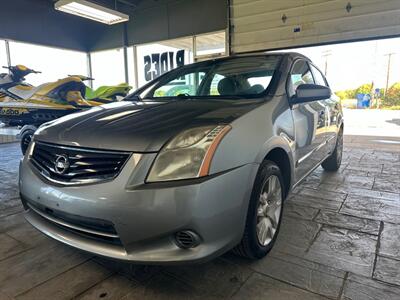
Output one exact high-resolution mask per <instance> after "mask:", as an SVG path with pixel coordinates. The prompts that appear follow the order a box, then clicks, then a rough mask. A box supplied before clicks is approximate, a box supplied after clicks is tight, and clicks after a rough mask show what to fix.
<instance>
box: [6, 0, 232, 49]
mask: <svg viewBox="0 0 400 300" xmlns="http://www.w3.org/2000/svg"><path fill="white" fill-rule="evenodd" d="M91 1H93V2H95V3H97V4H100V5H104V6H106V7H109V8H113V9H114V8H115V3H116V6H117V9H118V10H120V11H121V12H123V13H126V14H129V15H130V21H129V22H127V23H125V24H116V25H112V26H109V25H105V24H101V23H98V22H94V21H91V20H87V19H84V18H81V17H77V16H74V15H69V14H66V13H63V12H59V11H56V10H55V9H54V2H55V0H34V1H33V0H13V1H2V4H1V6H2V7H1V9H0V39H10V40H16V41H22V42H28V43H34V44H40V45H47V46H54V47H60V48H66V49H73V50H80V51H85V52H89V51H96V50H103V49H111V48H117V47H121V46H123V45H124V44H126V43H127V44H128V45H133V44H141V43H149V42H156V41H161V40H168V39H172V38H178V37H184V36H190V35H193V34H200V33H206V32H212V31H219V30H224V29H225V28H226V25H227V1H226V0H146V1H143V0H118V1H117V2H115V0H91Z"/></svg>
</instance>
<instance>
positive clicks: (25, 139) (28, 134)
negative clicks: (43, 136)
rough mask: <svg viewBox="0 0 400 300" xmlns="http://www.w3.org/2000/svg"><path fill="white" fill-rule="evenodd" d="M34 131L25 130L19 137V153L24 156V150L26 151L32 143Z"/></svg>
mask: <svg viewBox="0 0 400 300" xmlns="http://www.w3.org/2000/svg"><path fill="white" fill-rule="evenodd" d="M34 133H35V131H34V130H33V129H27V130H25V131H24V133H23V134H22V135H21V151H22V154H23V155H25V153H26V150H28V147H29V144H30V142H31V141H32V137H33V134H34Z"/></svg>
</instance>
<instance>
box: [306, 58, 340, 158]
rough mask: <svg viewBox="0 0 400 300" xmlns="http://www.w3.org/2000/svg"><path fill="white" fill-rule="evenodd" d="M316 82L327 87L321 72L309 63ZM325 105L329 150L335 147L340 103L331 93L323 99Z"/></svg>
mask: <svg viewBox="0 0 400 300" xmlns="http://www.w3.org/2000/svg"><path fill="white" fill-rule="evenodd" d="M310 68H311V71H312V73H313V75H314V80H315V83H316V84H319V85H323V86H326V87H329V84H328V81H327V80H326V78H325V76H324V75H323V74H322V72H321V71H320V70H319V69H318V68H317V67H316V66H314V65H312V64H310ZM323 102H324V103H325V105H326V140H327V143H328V149H329V151H330V152H331V151H332V150H333V149H334V148H335V143H336V135H337V132H338V126H339V125H340V124H339V122H340V120H339V118H340V103H339V99H338V97H337V96H336V95H335V94H333V93H332V95H331V97H330V98H329V99H326V100H323Z"/></svg>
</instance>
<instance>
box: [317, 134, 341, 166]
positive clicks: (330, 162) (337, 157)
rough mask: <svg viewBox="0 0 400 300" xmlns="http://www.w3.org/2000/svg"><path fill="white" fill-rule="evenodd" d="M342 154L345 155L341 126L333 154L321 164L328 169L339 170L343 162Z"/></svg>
mask: <svg viewBox="0 0 400 300" xmlns="http://www.w3.org/2000/svg"><path fill="white" fill-rule="evenodd" d="M342 156H343V128H341V129H340V130H339V132H338V136H337V138H336V145H335V149H334V150H333V152H332V154H331V155H330V156H328V158H327V159H325V160H324V161H323V162H322V164H321V166H322V168H324V170H326V171H331V172H335V171H337V170H339V168H340V165H341V164H342Z"/></svg>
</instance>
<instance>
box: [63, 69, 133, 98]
mask: <svg viewBox="0 0 400 300" xmlns="http://www.w3.org/2000/svg"><path fill="white" fill-rule="evenodd" d="M68 76H73V77H79V78H80V79H81V80H82V81H87V80H94V78H91V77H88V76H84V75H68ZM131 89H132V87H131V86H130V85H129V84H127V83H120V84H118V85H103V86H100V87H98V88H97V89H95V90H93V89H91V88H90V87H89V86H86V90H85V93H84V94H82V95H83V96H84V98H85V99H86V100H92V101H96V102H101V103H110V102H115V101H118V100H121V99H122V98H124V97H125V96H126V95H128V93H129V91H130V90H131Z"/></svg>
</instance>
